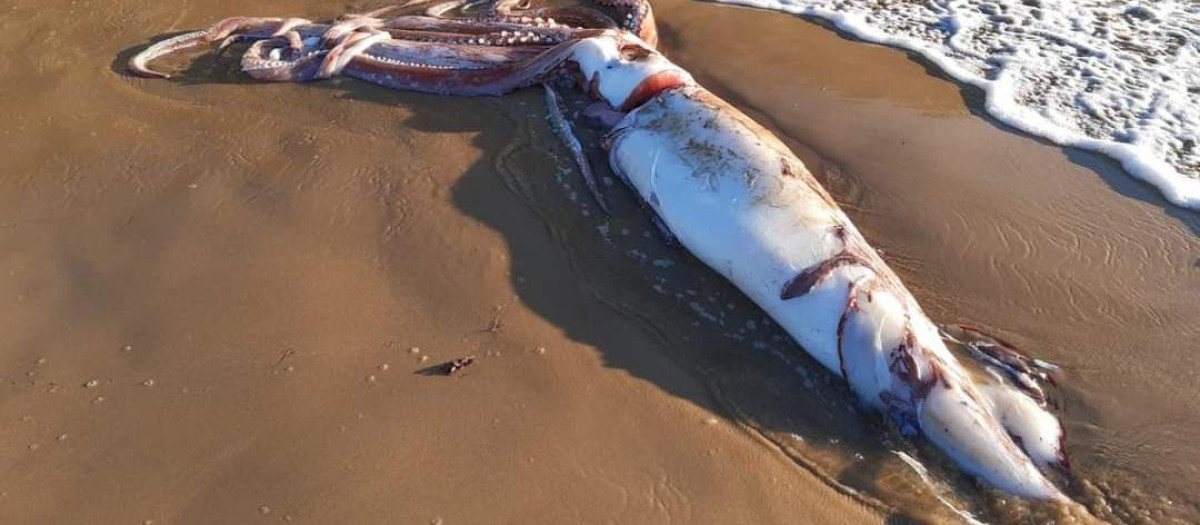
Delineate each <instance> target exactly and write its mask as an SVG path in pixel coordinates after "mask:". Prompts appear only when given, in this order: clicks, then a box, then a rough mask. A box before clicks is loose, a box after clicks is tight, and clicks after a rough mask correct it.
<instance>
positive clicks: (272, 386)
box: [0, 0, 1200, 525]
mask: <svg viewBox="0 0 1200 525" xmlns="http://www.w3.org/2000/svg"><path fill="white" fill-rule="evenodd" d="M354 7H364V8H365V7H372V6H369V5H364V6H354ZM655 7H656V9H657V11H656V13H657V15H658V19H659V23H660V26H661V31H662V35H663V47H664V48H665V49H666V51H667V52H668V54H669V55H670V56H671V57H672V58H674V59H675V60H677V61H678V62H679V63H680V64H682V65H684V66H685V67H687V68H689V69H690V70H691V71H692V72H693V74H695V75H696V77H697V79H699V80H700V81H701V82H702V83H704V84H705V85H706V86H708V87H709V88H710V89H713V90H714V91H715V92H717V93H718V94H719V95H721V96H723V97H726V98H727V99H729V100H730V101H731V102H733V103H734V104H736V105H737V106H739V107H740V108H742V109H743V110H745V111H747V112H748V113H749V114H750V115H751V116H753V117H754V118H756V119H759V120H760V121H761V122H763V123H764V124H766V125H768V126H770V127H772V129H774V130H776V131H777V132H778V133H779V134H780V135H781V137H783V138H785V140H787V141H788V142H789V143H790V144H791V145H792V146H793V147H794V148H795V149H796V150H797V152H798V153H799V154H800V155H801V156H802V158H803V159H804V160H805V162H806V163H807V164H808V165H809V167H810V169H812V170H813V171H814V173H816V174H817V175H818V177H819V178H820V179H821V180H822V182H823V183H825V184H826V186H827V187H828V188H829V189H830V191H831V192H832V193H833V194H834V196H835V198H837V200H838V201H839V202H841V203H843V205H844V206H845V208H846V209H847V212H848V213H849V214H850V216H851V217H852V219H853V220H854V221H855V222H856V224H858V226H859V227H860V229H862V230H863V231H864V233H865V234H866V236H867V238H868V240H869V241H871V242H872V243H873V244H874V245H875V246H876V247H878V248H881V249H883V250H884V256H885V259H886V260H887V261H888V262H889V263H890V264H892V265H893V267H895V268H896V269H897V271H898V272H899V273H900V274H901V277H902V278H904V279H905V281H906V282H907V283H908V284H909V286H910V288H911V289H912V290H913V291H914V293H915V294H916V295H917V297H918V299H919V300H920V301H921V302H922V304H923V305H924V308H925V309H926V310H927V312H928V313H929V314H930V315H931V317H933V318H934V319H935V320H938V321H943V322H973V323H977V324H980V325H983V326H986V327H989V328H990V329H991V330H993V331H995V332H996V333H998V334H1001V335H1003V336H1005V337H1006V338H1008V339H1011V340H1014V341H1015V342H1017V343H1018V344H1020V345H1021V346H1022V347H1023V348H1024V349H1025V350H1027V351H1029V352H1030V353H1032V354H1034V355H1035V356H1037V357H1040V358H1044V359H1048V360H1050V361H1053V362H1056V363H1058V364H1060V365H1062V366H1063V367H1064V372H1063V374H1062V378H1061V382H1062V385H1063V388H1062V393H1061V398H1062V400H1063V403H1064V410H1063V418H1064V421H1065V423H1066V425H1067V430H1068V448H1069V449H1070V451H1071V452H1072V459H1073V461H1074V468H1075V478H1074V481H1073V483H1072V485H1071V487H1070V492H1071V494H1072V495H1074V496H1075V497H1076V498H1078V499H1079V500H1080V501H1081V502H1082V503H1083V504H1084V506H1086V508H1087V509H1088V510H1089V511H1090V512H1092V513H1093V514H1095V515H1097V516H1099V517H1101V518H1103V519H1108V520H1113V521H1129V522H1136V521H1138V520H1139V519H1150V520H1154V521H1160V522H1161V521H1167V520H1168V519H1171V518H1174V519H1181V520H1182V519H1195V517H1196V516H1197V515H1198V511H1197V505H1200V502H1197V500H1196V499H1195V498H1196V495H1195V494H1194V491H1192V492H1190V491H1189V487H1194V486H1196V485H1197V484H1200V470H1197V467H1195V466H1194V465H1198V464H1200V443H1197V442H1196V441H1195V440H1193V439H1189V436H1192V435H1194V434H1195V433H1196V432H1197V431H1200V416H1198V415H1197V414H1200V393H1198V391H1197V390H1196V389H1195V388H1194V386H1193V385H1194V383H1195V378H1196V376H1197V374H1200V357H1198V354H1197V353H1196V352H1195V350H1196V349H1197V348H1196V344H1195V342H1194V341H1196V340H1200V322H1198V321H1197V319H1196V318H1195V311H1196V310H1197V306H1198V304H1197V299H1196V297H1198V296H1200V295H1198V294H1200V240H1198V238H1197V235H1200V217H1198V215H1197V214H1196V213H1192V212H1184V211H1181V210H1178V209H1174V208H1171V207H1169V206H1168V205H1166V204H1165V202H1164V201H1163V200H1162V199H1161V198H1159V197H1158V196H1157V195H1155V194H1154V192H1153V190H1152V189H1151V188H1149V187H1146V186H1143V185H1140V184H1138V183H1136V182H1134V181H1132V180H1131V179H1129V178H1128V177H1127V176H1126V175H1124V174H1122V173H1121V172H1120V170H1119V168H1117V167H1116V166H1115V164H1113V163H1111V162H1108V161H1105V160H1104V159H1102V158H1100V157H1096V156H1093V155H1089V154H1083V153H1079V152H1073V151H1065V150H1062V149H1061V148H1057V147H1053V146H1051V145H1047V144H1044V143H1040V142H1038V141H1036V140H1034V139H1030V138H1027V137H1022V136H1020V135H1018V134H1015V133H1013V132H1011V131H1010V130H1007V129H1003V128H1001V127H998V126H997V125H995V124H993V123H991V122H990V121H988V120H987V119H986V118H982V117H980V116H978V115H976V114H974V113H973V112H972V111H971V110H970V109H969V108H970V107H971V104H972V103H976V102H977V101H975V100H973V97H974V95H973V94H972V93H970V92H965V93H964V92H963V91H962V90H960V89H959V88H958V87H957V86H955V85H954V84H952V83H950V82H947V81H945V80H943V79H940V78H937V77H936V76H935V75H931V74H930V72H929V71H927V70H926V69H925V68H924V67H923V66H922V65H921V64H919V63H917V62H915V61H913V60H911V59H910V58H908V57H907V56H906V55H905V54H903V53H901V52H897V51H894V50H889V49H884V48H880V47H876V46H869V45H865V44H861V43H856V42H852V41H849V40H846V39H844V38H842V37H840V36H838V35H837V34H836V33H834V32H833V31H830V30H828V29H825V28H822V27H819V26H817V25H815V24H812V23H810V22H807V21H804V20H800V19H796V18H792V17H787V16H784V15H780V14H777V13H766V12H756V11H750V10H745V9H731V8H725V7H720V6H715V5H710V4H700V3H694V2H683V1H682V0H668V1H663V2H656V3H655ZM345 8H346V7H345V6H343V5H328V4H327V3H323V2H317V1H315V0H295V1H268V2H261V3H255V4H253V5H246V4H243V3H235V2H230V1H226V0H222V1H219V2H211V3H203V4H201V3H187V2H157V3H150V2H112V1H108V2H101V1H98V0H93V1H91V2H87V1H80V0H76V1H75V2H67V1H64V0H52V1H47V2H31V1H26V0H19V1H17V2H16V3H15V4H11V6H10V7H4V8H3V9H7V10H8V11H7V12H5V13H4V15H3V16H0V78H4V79H7V80H6V82H5V83H4V84H3V85H0V115H3V118H2V119H0V137H2V138H3V146H2V150H0V153H2V154H0V323H2V324H0V379H2V380H3V386H2V387H0V419H2V420H3V421H4V422H5V424H4V425H2V426H0V472H2V473H3V475H2V476H0V522H2V523H22V524H23V523H147V522H152V523H156V524H163V523H172V524H175V523H259V522H262V523H268V522H276V521H293V522H297V523H338V522H340V523H444V524H447V525H450V524H455V523H508V522H524V523H830V522H833V523H858V522H881V521H885V520H889V519H892V520H897V519H905V518H913V519H919V520H931V521H952V520H953V519H954V516H955V515H954V514H953V512H952V511H951V510H950V508H949V507H948V506H947V505H946V503H943V501H946V502H949V504H951V505H954V506H956V507H960V508H969V509H971V510H972V511H973V512H975V513H977V514H979V515H981V516H984V517H986V518H990V519H992V520H999V521H1004V520H1010V519H1011V520H1016V519H1021V518H1029V517H1035V518H1055V517H1066V516H1071V515H1076V514H1079V513H1080V512H1081V511H1080V510H1078V509H1071V508H1060V507H1053V508H1044V507H1042V506H1036V505H1034V506H1030V505H1026V504H1022V503H1019V502H1014V501H1011V500H1008V499H1005V498H1001V497H997V496H996V495H994V494H991V493H990V492H989V491H986V490H981V489H978V488H977V487H976V486H975V485H974V483H972V482H971V481H970V480H967V479H964V477H963V476H961V475H960V474H956V473H955V471H954V469H953V468H952V467H948V466H946V465H944V464H942V463H944V462H940V461H939V460H938V458H937V456H936V454H931V453H930V452H929V451H928V450H926V449H925V448H923V447H919V446H914V445H912V444H909V443H907V442H904V441H902V440H899V439H898V438H896V437H895V436H889V435H888V434H887V432H886V431H885V430H884V427H883V425H881V424H880V422H879V420H878V417H877V416H874V415H870V414H863V413H861V412H860V411H858V410H857V409H856V408H855V405H854V402H853V399H852V397H851V396H850V395H849V394H847V393H846V392H845V390H844V388H843V387H842V386H841V385H840V384H839V382H838V381H836V379H835V378H833V376H832V374H829V373H827V372H825V371H824V370H822V369H820V368H819V367H818V366H817V365H816V364H815V362H814V361H812V360H811V359H807V358H806V357H805V356H804V355H803V354H802V353H801V352H800V350H799V349H797V348H796V347H795V346H794V345H792V344H791V343H789V342H788V341H787V339H786V338H785V337H783V335H782V333H781V332H780V331H779V330H778V329H777V328H775V327H773V326H772V325H771V323H769V322H768V321H766V319H765V318H764V316H763V314H762V313H761V312H759V311H758V310H757V309H756V308H754V307H753V306H752V305H751V304H750V303H749V302H748V301H747V300H746V299H744V298H743V297H741V295H740V294H739V293H737V291H736V290H735V289H733V288H732V287H731V286H729V285H728V284H726V283H725V282H723V281H722V280H721V279H720V278H719V277H718V276H716V275H715V274H713V273H712V272H710V271H708V270H707V269H705V268H703V267H702V266H701V265H699V264H698V263H697V262H696V261H694V260H693V259H691V258H690V257H688V256H687V255H686V254H685V253H682V252H681V251H679V250H677V249H674V248H671V247H668V246H665V245H664V244H663V242H662V240H661V239H660V238H659V237H658V236H657V234H656V233H655V232H654V231H653V228H652V227H651V225H650V224H649V223H648V222H647V221H646V219H645V217H644V215H643V214H642V213H641V212H640V210H639V208H638V205H637V204H636V203H635V202H633V201H632V198H631V196H630V194H629V192H627V191H626V190H624V189H623V188H621V187H620V185H619V183H612V184H608V185H606V187H605V194H606V196H607V197H608V198H609V200H610V202H611V203H612V204H613V206H614V212H613V214H612V216H611V217H607V218H606V217H602V216H600V215H599V214H598V213H597V211H596V209H595V206H594V205H592V204H591V203H590V202H589V199H588V197H587V193H586V192H585V191H584V190H583V188H582V184H581V183H580V181H579V180H578V175H577V174H576V172H575V170H574V168H573V165H572V162H571V161H570V159H569V157H568V156H567V155H566V153H565V151H563V150H562V148H561V146H560V145H559V144H558V142H557V141H556V140H555V138H554V135H553V134H552V133H551V132H550V130H549V129H548V127H547V124H546V122H545V118H544V116H545V110H544V105H543V104H544V103H543V101H542V98H541V95H540V93H539V92H538V91H537V90H526V91H523V92H520V93H516V94H514V95H512V96H508V97H504V98H500V99H492V98H486V99H450V98H444V97H435V96H428V95H419V94H412V93H400V92H394V91H389V90H385V89H381V88H376V87H373V86H368V85H365V84H363V83H360V82H357V81H354V80H350V79H335V80H331V81H327V82H321V83H312V84H307V85H289V84H274V85H268V84H261V83H256V82H254V81H251V80H249V79H247V78H246V77H244V76H243V75H241V74H240V73H239V72H238V71H237V64H236V60H234V59H233V58H231V57H229V56H227V57H224V58H220V59H218V58H214V57H213V56H207V55H206V56H201V57H199V58H198V59H197V60H195V61H194V62H190V64H191V65H190V66H188V65H186V64H188V63H189V62H188V61H184V60H174V59H172V60H168V61H164V66H163V67H165V68H168V69H170V70H171V71H175V72H180V73H182V74H180V75H179V78H177V79H175V80H171V81H146V80H141V79H134V78H130V77H128V76H126V75H125V74H124V73H123V71H122V70H123V64H124V61H125V60H126V59H127V58H128V57H129V56H130V54H131V53H132V52H136V51H137V50H138V49H140V48H141V46H142V45H144V44H145V43H146V42H148V41H150V40H151V39H155V38H157V37H159V36H160V35H163V34H167V33H173V32H177V31H183V30H188V29H194V28H199V27H205V26H207V25H208V24H210V23H211V22H212V21H215V20H217V19H220V18H223V17H226V16H231V15H262V16H305V17H309V18H314V19H317V18H322V17H332V16H336V15H338V14H341V13H342V12H343V11H344V10H345ZM584 138H585V139H588V140H587V141H588V142H589V143H592V144H594V143H595V142H596V140H595V139H596V137H594V136H590V135H589V134H585V136H584ZM602 163H603V162H602V159H599V158H597V166H599V165H600V164H602ZM610 182H611V180H610ZM469 355H473V356H476V361H475V363H474V364H473V365H471V366H469V367H467V368H465V369H463V370H462V371H460V372H459V373H456V374H455V375H453V376H450V377H446V376H442V375H437V374H435V373H431V372H430V369H431V367H435V365H438V364H439V363H442V362H445V361H448V360H451V359H456V358H460V357H464V356H469ZM893 451H902V452H904V453H906V454H911V455H913V456H915V457H919V458H921V460H922V461H923V462H924V463H926V464H927V465H928V466H929V468H930V469H931V470H932V471H933V476H934V479H935V480H936V481H935V482H934V483H933V484H931V485H927V484H925V483H924V482H922V481H921V479H920V477H919V476H918V475H917V474H916V473H914V471H913V470H912V469H911V468H910V467H909V466H908V465H907V464H906V463H905V462H904V461H903V460H902V459H901V458H900V457H899V456H898V455H897V454H896V453H895V452H893ZM1189 498H1191V499H1189Z"/></svg>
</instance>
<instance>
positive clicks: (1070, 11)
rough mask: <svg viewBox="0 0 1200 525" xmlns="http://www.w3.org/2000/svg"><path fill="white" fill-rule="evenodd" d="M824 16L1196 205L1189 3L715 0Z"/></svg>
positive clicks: (1198, 156)
mask: <svg viewBox="0 0 1200 525" xmlns="http://www.w3.org/2000/svg"><path fill="white" fill-rule="evenodd" d="M715 1H717V2H722V3H729V4H741V5H748V6H754V7H759V8H763V9H774V10H779V11H785V12H788V13H792V14H797V15H803V16H811V17H817V18H822V19H825V20H827V21H829V22H831V23H833V24H834V25H836V26H837V27H838V29H840V30H842V31H846V32H848V33H851V34H853V35H855V36H857V37H859V38H862V39H863V40H867V41H870V42H875V43H879V44H883V45H888V46H893V47H899V48H903V49H908V50H911V51H914V52H916V53H919V54H921V55H922V56H924V57H925V58H927V59H928V60H930V61H932V62H933V63H934V64H936V65H937V66H938V67H940V68H941V69H942V70H943V71H944V72H945V73H946V74H948V75H950V76H951V77H953V78H954V79H956V80H958V81H959V82H963V83H966V84H970V85H973V86H976V87H979V88H980V89H982V90H983V91H984V92H985V93H986V95H987V100H986V102H985V109H986V111H987V112H988V113H990V114H991V115H992V116H993V117H995V118H996V119H997V120H1000V121H1001V122H1004V123H1005V124H1008V125H1010V126H1013V127H1015V128H1017V129H1020V130H1022V131H1025V132H1027V133H1030V134H1032V135H1036V136H1039V137H1042V138H1045V139H1048V140H1050V141H1052V142H1055V143H1057V144H1060V145H1063V146H1071V147H1077V148H1082V149H1086V150H1091V151H1096V152H1099V153H1102V154H1105V155H1108V156H1110V157H1112V158H1114V159H1116V160H1118V161H1119V162H1121V164H1122V166H1123V167H1124V168H1125V169H1126V171H1128V172H1129V173H1130V174H1132V175H1134V176H1135V177H1138V178H1140V179H1142V180H1144V181H1146V182H1148V183H1150V184H1153V185H1154V186H1156V187H1157V188H1158V189H1159V190H1160V191H1161V192H1162V194H1163V195H1164V196H1165V197H1166V198H1167V199H1168V200H1170V201H1171V202H1172V203H1174V204H1175V205H1178V206H1182V207H1186V208H1191V209H1200V4H1197V3H1196V2H1194V1H1193V0H1155V1H1153V2H1149V1H1145V2H1127V1H1124V0H990V1H980V0H928V1H924V2H900V1H892V2H886V1H880V0H715Z"/></svg>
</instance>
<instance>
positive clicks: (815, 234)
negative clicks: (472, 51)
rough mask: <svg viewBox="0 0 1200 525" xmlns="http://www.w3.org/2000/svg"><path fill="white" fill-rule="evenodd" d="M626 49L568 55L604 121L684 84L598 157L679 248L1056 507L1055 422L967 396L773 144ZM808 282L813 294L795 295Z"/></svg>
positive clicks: (807, 344)
mask: <svg viewBox="0 0 1200 525" xmlns="http://www.w3.org/2000/svg"><path fill="white" fill-rule="evenodd" d="M625 39H626V40H628V37H626V38H625ZM622 45H625V46H626V48H622V47H621V46H622ZM627 46H628V44H622V43H621V42H620V40H613V39H590V40H587V41H583V42H581V43H580V44H579V45H577V46H576V49H575V52H574V53H573V55H574V59H575V61H576V62H577V64H578V65H579V67H580V69H581V72H582V73H583V75H584V78H585V79H587V80H590V82H591V84H592V88H593V92H594V94H596V95H597V96H599V97H600V98H603V99H605V100H606V101H607V102H608V103H609V104H610V105H612V106H613V107H621V106H628V105H629V102H630V100H632V98H633V97H634V94H633V93H635V92H636V91H637V90H638V89H637V86H639V83H640V82H642V81H645V80H647V79H650V78H652V77H654V76H656V75H660V76H661V75H663V74H664V73H666V74H668V75H673V76H674V77H675V78H677V79H679V82H678V83H677V85H675V86H674V87H671V88H668V89H664V90H661V91H659V92H657V93H656V94H655V95H654V96H653V97H652V98H650V99H649V100H646V101H645V102H644V103H641V104H640V105H639V106H637V107H636V108H635V109H633V110H632V111H630V112H629V114H628V115H627V116H625V118H624V119H623V120H621V121H620V123H619V124H617V126H616V128H614V130H613V132H612V133H611V135H610V147H609V150H610V159H609V160H610V163H611V165H612V167H613V169H614V170H615V171H616V172H617V173H618V174H619V175H620V176H622V177H623V178H625V180H626V182H627V183H628V184H630V185H631V186H632V187H633V188H634V189H635V190H636V191H637V192H638V193H639V194H640V195H641V197H642V198H643V199H644V200H645V202H646V203H648V205H649V206H650V207H651V208H652V209H653V210H654V211H655V212H657V214H658V216H659V217H660V218H661V220H662V222H663V223H665V225H666V226H667V227H668V228H669V229H670V231H671V232H672V233H673V234H674V235H675V236H676V237H677V238H678V240H679V242H680V243H681V244H682V245H683V246H685V247H686V248H687V249H688V250H690V251H691V253H692V254H694V255H695V256H696V257H697V258H699V259H700V260H702V261H704V262H705V263H706V264H707V265H708V266H710V267H711V268H712V269H713V270H716V271H717V272H718V273H720V274H721V275H724V276H725V277H726V278H727V279H729V280H730V281H732V282H733V283H734V284H735V285H737V287H738V288H740V289H741V290H742V291H743V292H745V293H746V294H747V295H748V296H749V297H750V298H751V299H752V300H754V302H755V303H757V304H758V305H759V306H760V307H762V308H763V309H764V310H765V311H766V312H767V313H768V314H770V315H771V317H773V318H774V319H775V320H776V321H777V322H778V323H779V324H780V325H781V326H782V327H783V328H784V329H785V330H787V331H788V333H789V334H791V336H792V337H793V338H795V340H796V341H797V342H798V343H799V344H800V345H801V346H802V347H803V348H804V349H805V350H806V351H807V352H808V353H809V354H811V355H812V356H813V357H814V358H816V359H817V361H819V362H820V363H821V364H822V365H824V366H825V367H826V368H828V369H829V370H831V371H833V372H834V373H836V374H838V375H839V376H841V377H842V378H844V379H845V380H846V381H847V382H848V383H849V385H850V387H851V388H852V389H853V391H854V392H855V394H856V395H857V396H858V397H859V398H860V399H861V400H862V402H863V403H865V404H866V405H869V406H871V407H873V408H876V409H879V410H882V411H890V412H893V413H896V412H899V413H901V414H903V415H904V417H906V418H908V419H909V420H911V422H912V423H913V426H916V427H918V428H919V429H920V432H921V433H922V434H923V435H925V436H926V437H927V438H928V439H929V440H930V441H932V442H933V443H934V444H935V445H936V446H937V447H939V448H940V449H941V450H943V451H944V452H945V453H946V454H948V455H949V456H950V457H951V458H952V459H953V460H954V461H955V462H956V463H957V464H958V465H959V466H960V467H961V468H962V469H964V470H965V471H967V472H969V473H971V474H974V475H976V476H978V477H980V478H982V479H983V480H985V481H986V482H988V483H990V484H992V485H994V486H995V487H997V488H999V489H1001V490H1004V491H1007V492H1009V493H1011V494H1014V495H1018V496H1022V497H1030V498H1044V499H1060V498H1063V497H1064V496H1063V495H1062V493H1061V492H1060V491H1059V490H1058V488H1057V487H1056V486H1055V485H1054V484H1053V483H1051V482H1050V481H1049V480H1048V479H1047V478H1046V477H1045V476H1044V475H1043V473H1042V472H1041V471H1040V470H1039V467H1042V468H1047V467H1049V466H1051V465H1055V464H1058V463H1059V462H1060V461H1062V459H1063V456H1062V450H1061V448H1060V447H1061V437H1062V429H1061V427H1060V425H1059V422H1058V420H1057V419H1056V418H1055V417H1054V416H1053V415H1051V414H1050V413H1048V412H1047V411H1046V410H1045V409H1044V408H1043V407H1042V406H1040V404H1039V403H1038V402H1035V401H1034V400H1033V399H1031V398H1029V397H1028V396H1026V395H1025V394H1023V393H1022V392H1020V391H1019V390H1017V389H1016V388H1014V387H1012V386H1010V385H1006V384H1004V383H1003V382H1002V381H988V379H987V378H984V377H980V378H978V379H980V380H983V381H984V382H983V383H979V384H977V383H976V379H977V378H973V377H972V376H971V375H970V374H968V373H967V371H966V370H965V369H964V368H963V367H962V366H961V365H960V363H959V362H958V361H957V360H956V359H955V358H954V356H953V355H951V353H950V352H949V350H948V349H947V347H946V346H945V343H944V342H943V341H942V338H941V337H940V336H939V333H938V330H937V328H936V327H935V326H934V324H933V323H932V322H931V321H930V320H929V319H928V318H927V317H926V316H925V314H924V313H923V312H922V311H921V309H920V307H919V306H918V305H917V303H916V301H915V299H914V298H913V297H912V295H911V294H910V293H909V292H908V291H907V289H905V288H904V286H903V285H902V284H901V283H900V281H899V279H898V278H897V277H896V275H895V274H894V273H893V272H892V271H891V269H890V268H888V267H887V265H886V264H884V262H883V261H882V260H881V259H880V258H879V257H878V255H877V254H876V253H875V252H874V250H873V249H871V248H870V247H869V246H867V244H866V241H865V240H863V238H862V237H861V235H860V234H859V232H858V230H857V229H856V228H855V227H854V226H853V225H852V224H851V223H850V220H849V219H848V218H847V217H846V215H845V214H844V213H843V212H842V211H841V210H840V209H839V208H838V207H837V205H836V204H835V203H834V202H833V200H832V199H831V198H830V197H829V196H828V194H827V193H826V192H825V191H824V190H823V189H822V188H821V187H820V185H819V183H817V181H816V180H815V179H814V178H813V177H812V176H811V175H810V174H809V173H808V171H807V170H806V169H805V168H804V165H803V164H802V163H801V162H800V160H799V159H797V158H796V157H795V155H794V154H793V153H792V152H791V151H790V150H789V149H788V148H787V147H786V146H785V145H784V144H783V143H782V142H780V141H779V139H777V138H776V137H775V136H774V135H773V134H771V133H770V132H769V131H767V130H766V129H764V128H763V127H762V126H759V125H758V124H756V123H755V122H754V121H752V120H751V119H750V118H748V117H746V116H745V115H744V114H742V113H741V112H739V111H738V110H736V109H734V108H733V107H732V106H730V105H729V104H727V103H725V102H724V101H723V100H721V99H719V98H717V97H716V96H715V95H713V94H712V93H710V92H708V91H707V90H705V89H704V88H702V87H700V86H698V85H696V84H695V83H694V82H693V81H692V80H691V77H690V76H689V75H687V73H686V72H684V71H683V70H682V69H680V68H678V66H675V65H674V64H672V63H671V62H669V61H667V60H666V59H665V58H663V57H662V56H661V55H659V54H658V53H653V54H651V55H649V56H641V55H636V56H632V57H630V56H623V54H622V52H621V51H622V50H624V49H627ZM626 55H628V54H626ZM848 254H849V255H848ZM830 261H835V263H831V262H830ZM823 264H824V271H818V270H820V269H821V268H822V266H823ZM806 271H807V276H808V277H809V278H810V279H809V281H811V283H809V284H810V285H808V286H805V285H799V288H800V289H799V290H796V289H795V288H796V287H797V286H798V285H796V284H795V283H796V282H797V280H803V278H798V276H800V275H802V274H805V273H806ZM814 277H815V279H813V278H814ZM788 289H792V292H793V293H792V294H791V295H792V297H790V298H784V297H785V296H787V295H789V294H787V293H785V290H788Z"/></svg>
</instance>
